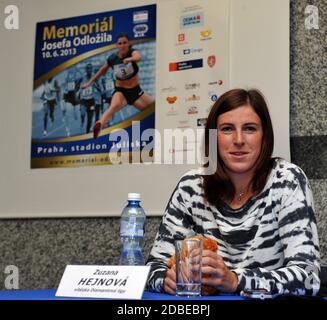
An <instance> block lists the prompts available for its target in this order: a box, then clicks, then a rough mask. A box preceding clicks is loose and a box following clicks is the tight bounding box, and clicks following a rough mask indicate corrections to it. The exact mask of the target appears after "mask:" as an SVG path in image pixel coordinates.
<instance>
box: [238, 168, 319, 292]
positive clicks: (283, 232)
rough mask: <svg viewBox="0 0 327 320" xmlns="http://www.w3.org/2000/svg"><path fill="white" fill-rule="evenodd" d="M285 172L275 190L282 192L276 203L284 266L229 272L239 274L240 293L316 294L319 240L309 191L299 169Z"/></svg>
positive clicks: (262, 246)
mask: <svg viewBox="0 0 327 320" xmlns="http://www.w3.org/2000/svg"><path fill="white" fill-rule="evenodd" d="M288 170H289V173H288V176H287V177H286V179H284V180H283V181H282V182H281V183H280V185H279V186H278V189H277V191H276V192H279V193H280V192H282V196H279V197H277V198H278V199H279V200H277V201H278V202H279V203H278V208H279V210H278V228H279V230H278V232H279V237H280V239H281V242H282V248H281V250H282V254H283V255H284V263H283V266H282V267H281V268H278V269H276V270H272V271H271V270H270V271H269V270H267V269H265V268H260V267H258V268H254V269H246V268H245V269H235V270H232V271H234V272H235V273H236V274H237V275H238V278H239V286H238V289H239V290H256V289H266V290H268V291H270V292H272V293H276V294H295V295H315V294H317V292H318V291H319V288H320V279H319V272H320V262H319V259H320V257H319V241H318V234H317V227H316V221H315V216H314V207H313V199H312V192H311V189H310V186H309V182H308V180H307V178H306V176H305V174H304V173H303V172H302V170H301V169H300V168H298V167H296V166H292V167H290V168H288ZM265 245H267V246H269V245H271V244H268V243H265V242H263V243H261V244H260V246H261V249H264V246H265ZM271 258H272V259H273V258H274V257H271Z"/></svg>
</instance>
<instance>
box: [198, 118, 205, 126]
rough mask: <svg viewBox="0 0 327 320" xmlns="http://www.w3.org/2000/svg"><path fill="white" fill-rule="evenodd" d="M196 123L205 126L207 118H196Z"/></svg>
mask: <svg viewBox="0 0 327 320" xmlns="http://www.w3.org/2000/svg"><path fill="white" fill-rule="evenodd" d="M196 124H197V126H198V127H205V125H206V124H207V118H199V119H196Z"/></svg>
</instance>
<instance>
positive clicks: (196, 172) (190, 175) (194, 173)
mask: <svg viewBox="0 0 327 320" xmlns="http://www.w3.org/2000/svg"><path fill="white" fill-rule="evenodd" d="M202 176H203V171H202V169H201V168H197V169H191V170H188V171H186V172H185V173H184V174H183V175H182V176H181V178H180V181H188V180H190V181H193V180H199V179H202Z"/></svg>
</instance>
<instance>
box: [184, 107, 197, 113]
mask: <svg viewBox="0 0 327 320" xmlns="http://www.w3.org/2000/svg"><path fill="white" fill-rule="evenodd" d="M197 113H198V107H197V106H191V107H188V109H187V114H197Z"/></svg>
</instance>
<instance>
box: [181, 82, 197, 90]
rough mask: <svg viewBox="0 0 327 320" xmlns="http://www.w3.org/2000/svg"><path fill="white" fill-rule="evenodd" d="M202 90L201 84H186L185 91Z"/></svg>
mask: <svg viewBox="0 0 327 320" xmlns="http://www.w3.org/2000/svg"><path fill="white" fill-rule="evenodd" d="M199 88H200V83H198V82H194V83H186V84H185V90H195V89H199Z"/></svg>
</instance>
